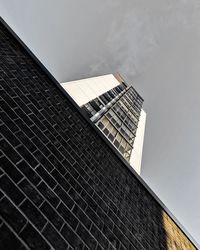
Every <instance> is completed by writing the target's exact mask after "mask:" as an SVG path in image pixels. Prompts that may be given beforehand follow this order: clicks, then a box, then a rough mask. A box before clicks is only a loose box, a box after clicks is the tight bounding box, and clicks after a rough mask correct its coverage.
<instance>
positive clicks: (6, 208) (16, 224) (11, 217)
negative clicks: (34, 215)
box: [0, 197, 26, 233]
mask: <svg viewBox="0 0 200 250" xmlns="http://www.w3.org/2000/svg"><path fill="white" fill-rule="evenodd" d="M0 211H1V216H2V217H3V218H4V220H5V221H7V223H8V224H9V225H10V226H11V227H12V228H13V229H14V230H15V231H16V232H17V233H19V232H20V230H21V229H22V228H23V227H24V226H25V224H26V219H25V217H24V216H23V215H22V214H21V212H20V211H19V210H18V209H17V207H16V206H15V205H13V203H11V202H10V201H9V200H8V199H7V198H6V197H4V198H3V199H2V200H0Z"/></svg>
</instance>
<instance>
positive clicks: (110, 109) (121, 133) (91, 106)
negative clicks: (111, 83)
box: [82, 83, 143, 161]
mask: <svg viewBox="0 0 200 250" xmlns="http://www.w3.org/2000/svg"><path fill="white" fill-rule="evenodd" d="M142 104H143V99H142V98H141V97H140V95H139V94H138V93H137V92H136V91H135V89H134V88H133V87H132V86H131V87H126V85H125V84H123V83H122V84H120V85H118V86H117V87H115V88H113V89H111V90H109V91H108V92H106V93H104V94H102V95H100V96H98V97H96V98H95V99H93V100H91V101H90V102H88V103H86V104H85V105H84V106H82V109H84V110H85V111H86V113H87V114H88V116H89V117H90V119H91V120H92V121H93V122H94V123H95V124H96V126H97V127H98V128H99V129H100V130H101V131H102V132H103V133H104V135H105V136H106V137H107V138H108V139H109V140H110V141H111V142H112V144H113V145H114V146H115V147H116V148H117V149H118V150H119V152H120V153H121V154H122V155H123V156H124V158H125V159H126V160H127V161H129V160H130V155H131V152H132V149H133V143H134V139H135V136H136V130H137V126H138V122H139V117H140V112H141V108H142Z"/></svg>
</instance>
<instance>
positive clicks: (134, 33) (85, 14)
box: [0, 0, 200, 243]
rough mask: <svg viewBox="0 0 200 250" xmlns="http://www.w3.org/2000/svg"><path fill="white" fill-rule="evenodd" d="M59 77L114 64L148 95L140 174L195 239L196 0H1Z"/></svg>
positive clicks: (199, 30) (198, 175) (198, 168)
mask: <svg viewBox="0 0 200 250" xmlns="http://www.w3.org/2000/svg"><path fill="white" fill-rule="evenodd" d="M0 14H1V16H2V17H3V18H4V20H5V21H6V22H7V23H8V24H9V25H10V26H11V28H12V29H13V30H14V31H15V32H16V33H17V34H18V35H19V37H20V38H21V39H22V40H23V41H24V42H25V43H26V45H27V46H28V47H29V48H30V49H31V50H32V51H33V53H34V54H35V55H36V56H37V57H38V58H39V59H40V60H41V61H42V63H43V64H44V65H45V66H46V67H47V68H48V69H49V70H50V72H51V73H52V74H53V75H54V76H55V78H56V79H57V80H58V81H60V82H63V81H70V80H75V79H81V78H86V77H90V76H96V75H102V74H106V73H113V72H116V71H119V72H120V73H121V74H122V76H124V78H125V79H126V80H127V82H129V83H131V84H133V86H134V87H135V88H136V90H137V91H138V92H139V93H140V94H141V95H142V97H143V98H144V99H145V104H144V108H145V110H146V112H147V124H146V133H145V143H144V154H143V164H142V177H143V178H144V179H145V181H146V182H147V183H148V184H149V185H150V187H151V188H152V189H153V190H154V191H155V193H156V194H157V195H158V196H159V197H160V199H161V200H162V201H163V202H164V203H165V204H166V206H167V207H168V208H169V209H170V210H171V211H172V213H173V214H174V215H175V216H176V217H177V219H178V220H179V221H180V222H181V223H182V224H183V225H184V227H185V228H186V229H187V230H188V231H189V233H190V234H191V235H192V236H193V237H194V238H195V239H196V240H197V241H198V243H200V215H199V211H200V194H199V193H200V150H199V149H200V132H199V129H200V111H199V107H200V1H199V0H176V1H174V0H151V1H149V0H123V1H122V0H101V1H98V0H84V1H83V0H79V1H77V0H57V1H53V0H42V1H41V0H0Z"/></svg>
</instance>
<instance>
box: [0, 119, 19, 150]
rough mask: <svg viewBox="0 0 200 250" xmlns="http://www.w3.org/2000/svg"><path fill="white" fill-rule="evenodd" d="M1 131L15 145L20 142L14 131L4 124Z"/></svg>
mask: <svg viewBox="0 0 200 250" xmlns="http://www.w3.org/2000/svg"><path fill="white" fill-rule="evenodd" d="M0 131H1V133H2V134H3V136H4V137H5V138H6V139H7V141H9V143H10V144H11V145H12V146H13V147H16V146H17V145H19V144H20V141H19V140H18V139H17V138H16V136H15V135H14V134H13V132H12V131H11V130H10V129H9V128H8V127H7V126H5V125H4V124H3V125H1V126H0Z"/></svg>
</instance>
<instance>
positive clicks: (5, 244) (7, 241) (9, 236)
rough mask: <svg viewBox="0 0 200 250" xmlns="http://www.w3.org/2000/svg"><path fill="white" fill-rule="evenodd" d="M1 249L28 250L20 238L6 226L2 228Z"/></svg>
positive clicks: (0, 233)
mask: <svg viewBox="0 0 200 250" xmlns="http://www.w3.org/2000/svg"><path fill="white" fill-rule="evenodd" d="M0 249H2V250H3V249H5V250H7V249H9V250H11V249H12V250H14V249H18V250H26V249H27V248H26V247H25V246H24V245H23V243H22V242H21V241H20V239H19V238H17V237H16V236H15V234H14V233H13V232H12V231H11V230H10V229H9V228H8V227H7V226H6V225H5V224H3V226H2V227H1V228H0Z"/></svg>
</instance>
